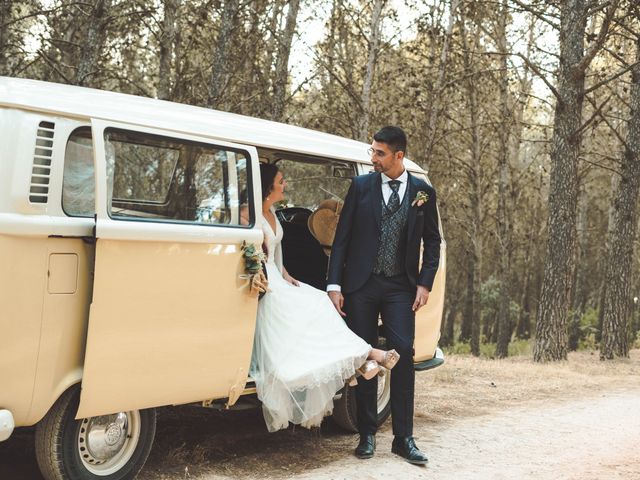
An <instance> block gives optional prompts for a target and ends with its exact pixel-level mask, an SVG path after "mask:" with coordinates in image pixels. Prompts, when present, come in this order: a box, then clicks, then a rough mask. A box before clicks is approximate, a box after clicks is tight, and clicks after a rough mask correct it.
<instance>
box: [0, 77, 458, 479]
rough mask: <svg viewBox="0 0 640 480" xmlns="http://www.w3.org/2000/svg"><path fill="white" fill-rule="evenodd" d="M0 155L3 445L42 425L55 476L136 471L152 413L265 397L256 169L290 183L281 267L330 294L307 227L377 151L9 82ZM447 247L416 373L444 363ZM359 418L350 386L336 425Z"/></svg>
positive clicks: (112, 97)
mask: <svg viewBox="0 0 640 480" xmlns="http://www.w3.org/2000/svg"><path fill="white" fill-rule="evenodd" d="M0 145H2V148H1V149H0V340H1V344H2V348H0V385H1V388H0V441H2V440H6V439H7V438H9V436H10V435H11V433H12V431H13V429H14V428H15V427H22V426H34V425H35V426H36V434H35V441H36V452H37V458H38V462H39V465H40V469H41V470H42V473H43V475H44V477H45V478H47V479H96V478H100V479H124V478H132V477H133V476H135V474H136V473H137V472H138V471H139V470H140V468H141V467H142V465H143V464H144V461H145V460H146V457H147V455H148V453H149V451H150V449H151V444H152V442H153V437H154V433H155V411H154V408H155V407H159V406H166V405H178V404H187V403H197V404H200V405H203V406H206V407H211V408H234V406H237V405H239V404H243V405H247V404H250V403H252V402H253V403H256V404H257V402H256V400H255V388H253V387H252V382H251V379H250V378H248V376H247V371H248V368H249V364H250V359H251V350H252V344H253V335H254V327H255V321H256V309H257V305H258V299H257V298H256V296H255V295H253V294H252V293H251V292H250V289H249V288H248V286H247V281H246V280H245V279H244V278H243V276H244V275H243V274H244V262H243V258H242V252H241V245H242V244H243V242H248V243H254V244H257V245H260V244H261V243H262V233H261V230H260V228H259V227H258V226H257V225H259V220H260V215H261V208H260V199H261V192H260V178H259V168H258V167H259V162H260V161H263V162H278V164H279V165H280V166H281V168H282V170H283V171H284V172H285V174H286V176H287V179H288V184H289V187H288V195H289V200H288V203H289V204H288V205H287V206H286V208H283V209H282V210H280V211H279V212H278V214H279V217H280V219H281V221H282V223H283V225H284V231H285V238H284V240H283V243H284V254H285V265H286V266H287V268H288V270H289V271H290V272H292V274H293V275H294V276H297V277H298V278H300V279H301V280H303V281H306V282H308V283H311V284H313V285H316V286H317V287H319V288H324V281H325V280H324V278H325V277H324V275H325V272H326V265H327V258H326V254H325V253H324V251H323V249H322V248H321V246H320V245H319V244H318V242H317V241H315V239H314V238H313V237H312V236H311V235H310V234H309V231H308V229H307V228H306V219H307V217H308V216H309V214H310V213H311V211H312V210H313V209H314V208H315V207H317V205H318V204H319V203H320V202H321V201H323V200H325V199H327V198H330V197H342V198H344V195H345V193H346V191H347V189H348V186H349V181H350V178H351V177H352V176H354V175H358V174H362V173H366V172H368V171H370V170H371V168H372V167H371V164H370V162H369V159H368V156H367V153H366V152H367V148H368V145H366V144H363V143H360V142H356V141H352V140H348V139H344V138H340V137H336V136H332V135H327V134H324V133H318V132H314V131H310V130H306V129H303V128H298V127H293V126H290V125H283V124H278V123H273V122H268V121H264V120H258V119H254V118H248V117H243V116H239V115H233V114H229V113H223V112H217V111H212V110H208V109H204V108H197V107H191V106H187V105H179V104H175V103H170V102H164V101H158V100H152V99H148V98H140V97H136V96H131V95H122V94H116V93H110V92H103V91H99V90H92V89H85V88H79V87H72V86H64V85H57V84H51V83H45V82H38V81H30V80H21V79H11V78H0ZM406 168H407V169H408V170H410V171H411V172H412V173H414V174H416V175H419V176H423V177H424V178H426V172H424V171H423V170H422V169H421V168H420V167H419V166H417V165H416V164H415V163H412V162H411V161H409V160H407V161H406ZM241 209H244V211H248V212H249V217H250V218H249V224H248V225H246V224H244V222H241V220H240V211H241ZM314 242H315V243H314ZM444 249H445V244H444V242H443V244H442V250H443V251H442V255H441V262H440V268H439V271H438V274H437V277H436V282H435V285H434V288H433V291H432V293H431V296H430V299H429V304H428V305H427V307H425V308H423V309H421V310H420V311H419V313H418V315H417V325H416V341H415V357H414V362H415V366H416V369H418V370H424V369H429V368H432V367H434V366H437V365H439V364H440V363H442V361H443V360H442V355H441V352H440V350H439V349H438V348H437V341H438V337H439V330H440V322H441V317H442V309H443V298H444V280H445V259H446V257H445V252H444ZM382 334H384V331H383V330H382ZM379 384H380V387H379V414H380V415H379V420H380V422H382V421H384V420H385V419H386V418H387V417H388V415H389V381H388V377H384V378H382V379H381V380H380V382H379ZM354 408H355V404H354V402H353V392H352V391H351V390H350V389H349V388H347V389H345V390H343V391H342V392H340V393H339V394H338V398H337V403H336V408H335V414H334V417H335V419H336V421H337V422H338V423H340V424H341V425H343V426H345V427H347V428H354V413H355V412H354Z"/></svg>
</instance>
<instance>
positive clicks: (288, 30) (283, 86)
mask: <svg viewBox="0 0 640 480" xmlns="http://www.w3.org/2000/svg"><path fill="white" fill-rule="evenodd" d="M288 3H289V10H288V11H287V21H286V23H285V27H284V32H282V36H281V37H280V38H279V39H278V57H277V59H276V71H275V77H274V81H273V113H272V115H271V119H272V120H275V121H277V122H279V121H282V118H283V115H284V107H285V103H286V100H287V83H288V82H287V80H288V77H289V54H290V53H291V43H292V42H293V34H294V33H295V31H296V22H297V19H298V8H299V7H300V0H291V1H290V2H288Z"/></svg>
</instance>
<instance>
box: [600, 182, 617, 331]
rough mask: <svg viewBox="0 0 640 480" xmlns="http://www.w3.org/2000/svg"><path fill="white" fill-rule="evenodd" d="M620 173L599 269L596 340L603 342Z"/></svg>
mask: <svg viewBox="0 0 640 480" xmlns="http://www.w3.org/2000/svg"><path fill="white" fill-rule="evenodd" d="M619 185H620V175H611V187H610V189H609V191H610V192H611V198H610V199H609V210H608V215H607V234H606V236H605V240H604V246H603V248H602V249H601V252H602V255H601V257H600V261H599V262H598V263H599V265H598V267H599V268H598V271H599V272H600V288H599V292H600V296H599V297H598V330H597V331H596V342H598V343H600V342H602V325H603V322H604V302H605V299H606V298H607V287H608V284H607V252H609V250H610V249H611V246H610V244H609V242H611V239H613V227H614V225H615V202H614V198H615V192H617V191H618V190H619Z"/></svg>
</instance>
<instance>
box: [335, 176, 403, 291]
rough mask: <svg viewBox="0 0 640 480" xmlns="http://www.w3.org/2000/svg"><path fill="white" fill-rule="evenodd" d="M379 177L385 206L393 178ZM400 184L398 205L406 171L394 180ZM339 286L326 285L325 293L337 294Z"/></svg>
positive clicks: (389, 195) (401, 196)
mask: <svg viewBox="0 0 640 480" xmlns="http://www.w3.org/2000/svg"><path fill="white" fill-rule="evenodd" d="M380 177H381V178H382V199H383V200H384V203H385V205H386V204H387V203H389V197H391V192H392V191H393V190H391V187H390V186H389V182H390V181H391V180H393V178H391V177H388V176H387V175H385V174H384V173H380ZM396 180H398V181H399V182H400V188H398V196H399V197H400V203H402V199H403V198H404V194H405V193H406V191H407V181H408V180H409V174H408V173H407V171H406V170H403V172H402V174H401V175H400V176H399V177H398V178H396ZM340 290H341V289H340V285H338V284H334V283H330V284H329V285H327V292H339V291H340Z"/></svg>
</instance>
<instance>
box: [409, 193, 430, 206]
mask: <svg viewBox="0 0 640 480" xmlns="http://www.w3.org/2000/svg"><path fill="white" fill-rule="evenodd" d="M428 201H429V194H428V193H427V192H423V191H422V190H420V191H419V192H418V193H417V194H416V198H414V199H413V202H411V206H412V207H421V206H422V205H424V204H425V203H427V202H428Z"/></svg>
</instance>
